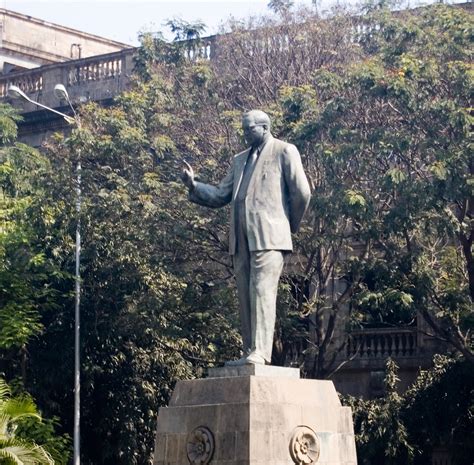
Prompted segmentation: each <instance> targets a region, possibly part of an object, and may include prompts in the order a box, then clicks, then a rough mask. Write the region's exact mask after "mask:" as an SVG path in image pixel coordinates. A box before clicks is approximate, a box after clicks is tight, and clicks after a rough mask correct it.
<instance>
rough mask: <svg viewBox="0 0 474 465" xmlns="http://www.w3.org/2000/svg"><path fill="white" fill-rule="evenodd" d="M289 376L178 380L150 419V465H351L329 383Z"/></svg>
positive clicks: (352, 455)
mask: <svg viewBox="0 0 474 465" xmlns="http://www.w3.org/2000/svg"><path fill="white" fill-rule="evenodd" d="M249 370H250V373H249ZM288 370H290V371H288ZM294 370H295V369H288V368H282V369H279V368H278V367H272V366H270V367H265V366H248V365H246V366H244V367H225V368H222V369H212V370H210V372H209V375H210V376H213V377H212V378H207V379H196V380H189V381H179V382H178V383H177V385H176V388H175V390H174V392H173V395H172V398H171V401H170V404H169V407H166V408H161V409H160V411H159V414H158V428H157V434H156V444H155V457H154V462H153V463H154V465H187V464H191V465H206V464H209V463H210V464H211V465H294V464H301V465H303V464H313V463H314V464H316V463H317V464H318V465H356V464H357V459H356V451H355V442H354V432H353V426H352V415H351V410H350V408H349V407H342V406H341V403H340V401H339V398H338V396H337V393H336V390H335V389H334V385H333V383H332V381H319V380H306V379H298V377H297V376H295V374H296V375H297V374H298V373H297V372H295V371H294Z"/></svg>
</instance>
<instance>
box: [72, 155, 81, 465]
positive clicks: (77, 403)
mask: <svg viewBox="0 0 474 465" xmlns="http://www.w3.org/2000/svg"><path fill="white" fill-rule="evenodd" d="M77 156H78V160H77V166H76V182H77V185H76V215H77V222H76V282H75V285H76V286H75V297H76V299H75V311H74V314H75V325H74V465H80V464H81V357H80V348H81V345H80V336H81V320H80V304H81V269H80V266H81V201H82V198H81V195H82V193H81V170H82V166H81V154H80V152H79V153H78V154H77Z"/></svg>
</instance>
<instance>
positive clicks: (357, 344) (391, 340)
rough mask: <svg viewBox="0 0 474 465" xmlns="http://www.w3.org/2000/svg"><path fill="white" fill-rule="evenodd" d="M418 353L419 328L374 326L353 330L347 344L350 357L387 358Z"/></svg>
mask: <svg viewBox="0 0 474 465" xmlns="http://www.w3.org/2000/svg"><path fill="white" fill-rule="evenodd" d="M417 355H418V335H417V328H373V329H364V330H356V331H351V332H350V334H349V337H348V340H347V344H346V356H347V358H348V359H352V358H363V359H377V358H380V359H385V358H387V357H395V358H399V357H415V356H417Z"/></svg>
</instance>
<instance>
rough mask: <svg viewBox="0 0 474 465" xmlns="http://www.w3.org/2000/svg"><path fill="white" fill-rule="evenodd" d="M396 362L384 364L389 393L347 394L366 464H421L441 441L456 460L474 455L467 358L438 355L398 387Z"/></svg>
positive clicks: (462, 462)
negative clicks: (370, 396) (408, 383)
mask: <svg viewBox="0 0 474 465" xmlns="http://www.w3.org/2000/svg"><path fill="white" fill-rule="evenodd" d="M397 368H398V367H397V366H396V364H395V363H394V362H393V361H392V360H389V361H388V362H387V365H386V375H385V394H384V396H383V397H381V398H378V399H373V400H364V399H357V398H354V397H351V396H347V397H345V398H344V399H343V402H344V403H345V404H346V405H350V406H351V407H352V411H353V414H354V429H355V432H356V443H357V455H358V460H359V462H360V463H361V464H363V465H371V464H373V465H379V464H393V465H395V464H396V465H410V464H414V465H422V464H425V463H427V462H429V461H430V460H431V458H432V453H433V449H434V448H435V447H437V446H443V447H445V448H447V450H448V451H449V453H450V455H451V457H452V460H453V463H456V464H459V465H469V464H470V463H471V461H472V452H473V450H472V431H473V429H472V426H473V425H472V423H473V420H472V415H471V412H472V408H473V403H472V392H473V389H474V378H473V375H472V367H471V365H470V363H469V361H466V360H465V359H464V360H463V359H461V358H459V357H454V358H451V357H447V356H436V357H435V358H434V360H433V367H432V368H430V369H429V370H423V371H421V372H420V373H419V375H418V377H417V379H416V381H415V382H414V383H413V385H412V387H410V389H408V391H406V392H405V393H403V394H399V393H398V392H397V381H398V379H397Z"/></svg>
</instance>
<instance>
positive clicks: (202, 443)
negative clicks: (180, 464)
mask: <svg viewBox="0 0 474 465" xmlns="http://www.w3.org/2000/svg"><path fill="white" fill-rule="evenodd" d="M186 452H187V454H188V460H189V463H190V464H191V465H207V464H208V463H209V462H210V461H211V459H212V454H214V436H213V434H212V432H211V430H210V429H208V428H206V427H205V426H199V427H197V428H196V429H195V430H194V431H193V432H191V433H190V434H189V436H188V442H187V444H186Z"/></svg>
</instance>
